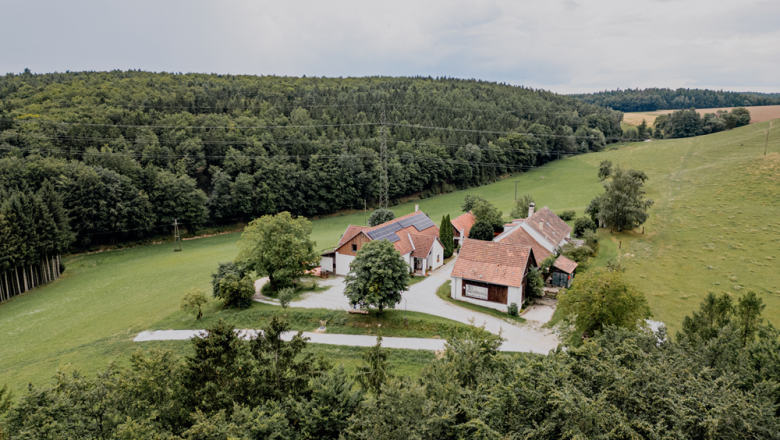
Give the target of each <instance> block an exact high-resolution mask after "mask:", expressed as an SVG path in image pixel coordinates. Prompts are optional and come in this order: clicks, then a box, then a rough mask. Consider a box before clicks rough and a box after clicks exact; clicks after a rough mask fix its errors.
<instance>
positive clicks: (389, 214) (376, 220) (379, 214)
mask: <svg viewBox="0 0 780 440" xmlns="http://www.w3.org/2000/svg"><path fill="white" fill-rule="evenodd" d="M393 219H395V213H394V212H393V211H391V210H389V209H385V208H379V209H377V210H376V211H374V212H373V213H371V216H369V217H368V226H377V225H381V224H382V223H387V222H389V221H390V220H393Z"/></svg>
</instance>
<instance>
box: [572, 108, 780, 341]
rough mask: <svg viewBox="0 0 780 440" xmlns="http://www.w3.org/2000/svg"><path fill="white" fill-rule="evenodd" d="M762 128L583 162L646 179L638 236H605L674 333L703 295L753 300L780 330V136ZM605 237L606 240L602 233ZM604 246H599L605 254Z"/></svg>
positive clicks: (650, 144) (610, 153)
mask: <svg viewBox="0 0 780 440" xmlns="http://www.w3.org/2000/svg"><path fill="white" fill-rule="evenodd" d="M777 122H778V121H775V124H774V127H773V128H772V130H771V132H770V137H769V151H770V153H769V154H768V155H767V156H764V155H763V153H764V142H765V139H766V138H765V137H764V134H763V133H764V129H766V128H767V127H768V126H769V123H767V122H764V123H759V124H752V125H749V126H747V127H742V128H739V129H735V130H731V131H728V132H723V133H718V134H714V135H709V136H701V137H697V138H689V139H677V140H666V141H660V142H659V141H654V142H648V143H639V144H634V145H630V146H627V147H625V148H622V149H621V150H619V151H606V152H602V153H597V154H591V155H587V156H581V157H580V159H581V160H583V161H584V162H587V163H590V164H592V165H596V164H598V163H599V162H600V161H602V160H604V159H610V160H612V161H613V162H615V163H617V164H623V165H625V166H627V167H631V168H636V169H640V170H643V171H645V172H646V173H647V175H648V176H649V177H650V180H649V181H648V196H649V197H650V198H652V199H654V200H655V201H656V204H655V206H654V207H653V208H652V210H651V216H650V219H649V220H648V222H647V223H646V225H645V234H644V235H642V234H641V233H638V232H641V231H631V232H624V233H619V234H615V235H614V236H612V240H613V244H612V246H614V247H617V246H616V245H621V249H620V251H619V253H620V260H621V263H622V264H623V265H624V266H625V267H627V268H628V271H627V272H626V276H627V277H628V280H629V281H630V282H631V283H632V284H634V285H635V286H637V287H638V288H639V289H640V290H642V291H643V292H645V294H646V295H647V299H648V301H649V303H650V307H651V309H652V311H653V313H654V315H655V319H657V320H660V321H663V322H665V323H666V324H667V326H668V327H669V328H670V329H671V330H672V331H673V332H674V331H676V330H677V329H678V328H679V324H680V323H681V321H682V319H683V318H684V317H685V316H686V315H688V314H690V312H691V311H692V310H694V309H696V308H697V307H698V305H699V302H700V301H701V299H702V298H703V297H704V296H705V295H706V294H707V292H715V293H718V294H721V293H722V292H726V293H729V294H730V295H733V296H735V298H736V297H738V296H739V295H740V294H741V293H744V292H746V291H748V290H754V291H756V292H758V293H759V294H760V295H761V296H762V298H763V300H764V303H765V304H766V305H767V308H766V310H765V312H764V316H765V317H766V318H767V319H768V320H769V321H770V322H772V323H773V324H775V325H780V270H778V268H780V262H778V260H779V259H780V129H779V127H778V124H777ZM603 236H608V234H604V235H603ZM621 242H622V243H621ZM603 247H604V245H602V248H603Z"/></svg>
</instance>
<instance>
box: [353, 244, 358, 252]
mask: <svg viewBox="0 0 780 440" xmlns="http://www.w3.org/2000/svg"><path fill="white" fill-rule="evenodd" d="M352 252H357V245H356V244H353V245H352Z"/></svg>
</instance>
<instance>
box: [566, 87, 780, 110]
mask: <svg viewBox="0 0 780 440" xmlns="http://www.w3.org/2000/svg"><path fill="white" fill-rule="evenodd" d="M571 96H573V97H575V98H577V99H579V100H581V101H583V102H587V103H589V104H594V105H598V106H601V107H604V108H610V109H613V110H618V111H621V112H648V111H655V110H681V109H688V108H691V107H694V108H715V107H748V106H755V105H778V104H780V97H778V96H776V94H775V95H773V94H757V93H739V92H724V91H722V90H719V91H716V90H699V89H677V90H672V89H656V88H651V89H644V90H640V89H638V88H637V89H626V90H620V89H618V90H610V91H603V92H598V93H586V94H578V95H571Z"/></svg>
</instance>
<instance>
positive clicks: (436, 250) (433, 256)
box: [426, 240, 444, 270]
mask: <svg viewBox="0 0 780 440" xmlns="http://www.w3.org/2000/svg"><path fill="white" fill-rule="evenodd" d="M437 258H438V260H439V262H438V263H437V262H436V260H437ZM427 264H428V266H431V267H432V268H433V269H434V270H435V269H438V268H440V267H442V266H443V265H444V247H443V246H442V245H441V244H440V243H439V240H433V246H431V251H430V252H429V253H428V262H427ZM428 266H426V269H427V267H428Z"/></svg>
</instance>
